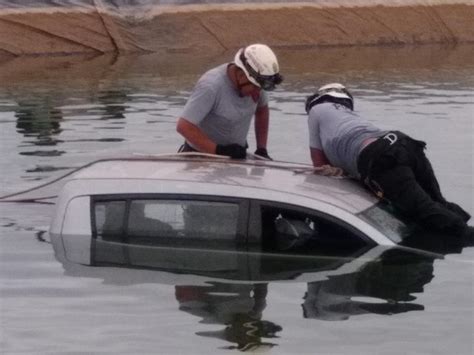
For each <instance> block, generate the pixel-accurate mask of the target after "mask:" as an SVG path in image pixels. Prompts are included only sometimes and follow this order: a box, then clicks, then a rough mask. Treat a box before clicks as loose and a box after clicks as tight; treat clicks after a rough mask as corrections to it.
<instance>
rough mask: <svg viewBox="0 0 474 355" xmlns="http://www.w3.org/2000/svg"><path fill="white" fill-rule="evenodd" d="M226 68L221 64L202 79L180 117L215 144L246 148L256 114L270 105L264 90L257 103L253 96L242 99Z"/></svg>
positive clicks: (225, 65)
mask: <svg viewBox="0 0 474 355" xmlns="http://www.w3.org/2000/svg"><path fill="white" fill-rule="evenodd" d="M227 66H228V64H222V65H220V66H218V67H216V68H214V69H211V70H209V71H207V72H206V73H204V75H203V76H201V78H200V79H199V80H198V82H197V84H196V86H195V87H194V89H193V91H192V93H191V96H190V97H189V99H188V101H187V102H186V105H185V106H184V110H183V113H182V115H181V117H183V118H184V119H186V120H187V121H189V122H191V123H193V124H195V125H196V126H198V127H199V128H201V129H202V130H203V132H204V133H205V134H206V135H207V136H208V137H209V138H210V139H211V140H212V141H213V142H215V143H216V144H233V143H237V144H240V145H241V146H245V144H246V141H247V134H248V132H249V129H250V122H251V121H252V118H253V116H254V114H255V111H256V109H257V107H262V106H266V105H267V104H268V96H267V94H266V92H265V91H263V90H261V91H260V97H259V99H258V101H257V102H255V101H254V99H253V98H252V97H250V96H245V97H240V95H239V92H238V91H237V89H236V88H235V86H234V85H233V83H232V81H231V80H230V78H229V77H228V75H227ZM188 143H189V142H188ZM193 148H195V147H193Z"/></svg>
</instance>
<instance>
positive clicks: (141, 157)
mask: <svg viewBox="0 0 474 355" xmlns="http://www.w3.org/2000/svg"><path fill="white" fill-rule="evenodd" d="M133 155H134V156H133V157H126V158H104V159H98V160H95V161H93V162H90V163H87V164H85V165H82V166H80V167H79V168H76V169H73V170H71V171H70V172H68V173H66V174H64V175H61V176H60V177H58V178H56V179H54V180H52V181H49V182H46V183H44V184H41V185H38V186H35V187H32V188H29V189H26V190H23V191H19V192H14V193H11V194H8V195H4V196H0V203H5V202H18V203H49V202H40V201H42V200H47V199H52V198H56V197H57V195H54V196H45V197H38V198H24V199H21V198H20V199H17V200H12V199H11V198H12V197H15V196H18V195H22V194H26V193H28V192H32V191H36V190H39V189H42V188H44V187H46V186H49V185H52V184H54V183H56V182H58V181H60V180H62V179H64V178H66V177H68V176H71V175H73V174H75V173H77V172H78V171H80V170H82V169H85V168H88V167H89V166H92V165H94V164H97V163H101V162H107V161H153V160H158V161H159V160H165V161H166V160H167V161H182V160H183V159H182V158H189V157H192V158H193V159H195V158H203V159H204V160H205V161H209V158H213V159H216V160H215V161H214V162H218V163H229V162H232V163H233V164H239V165H250V166H259V164H260V162H262V163H263V162H265V165H263V166H268V167H271V168H275V169H282V170H291V171H293V172H294V173H295V174H302V173H315V174H320V175H325V176H335V177H341V175H340V174H339V170H340V169H339V168H335V167H328V166H323V167H312V166H309V165H307V164H303V163H295V162H289V161H273V160H268V159H266V158H264V157H260V156H258V155H254V154H247V156H249V157H250V158H251V159H252V160H250V161H248V160H234V159H231V158H230V157H227V156H222V155H215V154H208V153H200V152H186V153H165V154H141V153H133ZM279 164H280V165H279ZM281 164H287V165H288V164H289V165H296V166H298V167H291V166H286V165H281ZM302 166H303V167H302ZM338 169H339V170H338ZM6 199H8V200H6ZM5 200H6V201H5Z"/></svg>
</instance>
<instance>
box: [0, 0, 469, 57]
mask: <svg viewBox="0 0 474 355" xmlns="http://www.w3.org/2000/svg"><path fill="white" fill-rule="evenodd" d="M416 3H417V2H414V3H413V4H411V5H401V6H381V5H377V6H358V7H350V6H334V7H332V6H311V5H310V4H299V5H298V4H295V3H293V4H291V5H290V4H285V5H283V4H279V5H268V6H262V5H260V6H255V7H252V6H251V5H245V4H242V5H234V6H225V5H223V6H220V7H219V6H216V5H214V6H206V5H194V6H190V7H186V6H180V7H174V8H173V7H166V8H164V7H163V8H162V10H160V11H158V12H157V13H155V14H154V15H150V14H148V15H147V16H138V17H137V16H130V15H128V14H120V12H103V11H99V10H93V9H92V10H88V11H73V10H71V11H67V9H66V10H61V11H55V10H48V11H44V12H41V11H40V12H38V11H34V12H28V11H23V12H8V11H3V12H0V38H1V40H0V56H2V55H4V56H5V55H6V56H19V55H37V54H72V53H102V52H103V53H106V52H132V51H133V52H137V51H138V52H160V51H167V52H186V53H188V52H193V51H197V52H203V51H206V52H208V53H214V54H217V53H222V52H223V51H226V50H229V49H234V48H238V47H240V46H243V45H245V44H248V43H255V42H262V43H267V44H269V45H270V46H274V47H312V46H347V45H393V44H427V43H474V25H473V22H472V19H473V18H474V4H471V5H470V4H468V3H459V4H453V3H445V4H443V2H442V1H438V2H435V3H431V4H428V3H427V4H425V5H423V3H424V2H422V1H421V0H420V1H419V3H420V4H418V5H417V4H416Z"/></svg>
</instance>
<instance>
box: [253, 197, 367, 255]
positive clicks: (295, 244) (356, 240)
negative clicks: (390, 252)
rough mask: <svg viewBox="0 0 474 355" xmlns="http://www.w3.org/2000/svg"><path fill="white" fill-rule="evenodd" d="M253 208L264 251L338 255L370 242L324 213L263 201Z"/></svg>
mask: <svg viewBox="0 0 474 355" xmlns="http://www.w3.org/2000/svg"><path fill="white" fill-rule="evenodd" d="M255 210H256V211H257V214H258V215H259V218H260V221H259V222H260V226H261V228H260V229H261V232H260V237H261V241H262V249H263V250H264V251H268V252H283V253H285V252H291V253H293V252H297V253H309V254H311V253H313V252H316V253H318V254H319V253H321V252H324V253H329V254H337V255H341V253H344V251H347V253H351V251H353V250H354V249H360V248H361V247H363V246H365V245H368V244H371V242H369V241H368V239H366V237H364V236H363V235H361V234H360V233H359V232H357V231H355V230H353V229H352V228H350V226H348V225H345V224H344V223H343V222H341V221H338V220H336V219H334V218H331V217H330V216H327V215H324V214H323V213H317V212H315V211H311V210H308V209H304V208H301V207H296V206H289V205H284V204H273V203H262V202H260V203H259V208H257V209H255Z"/></svg>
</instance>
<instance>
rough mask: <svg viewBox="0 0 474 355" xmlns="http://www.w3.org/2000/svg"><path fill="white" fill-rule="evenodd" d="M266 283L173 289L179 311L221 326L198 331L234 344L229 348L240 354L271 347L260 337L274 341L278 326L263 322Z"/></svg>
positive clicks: (200, 333) (203, 321) (270, 344)
mask: <svg viewBox="0 0 474 355" xmlns="http://www.w3.org/2000/svg"><path fill="white" fill-rule="evenodd" d="M266 296H267V284H251V285H248V284H225V283H212V284H210V285H209V286H176V299H177V300H178V302H179V309H180V310H182V311H185V312H188V313H190V314H193V315H195V316H198V317H201V318H202V321H201V323H205V324H224V325H226V328H225V329H223V330H219V331H210V332H197V333H196V334H198V335H201V336H207V337H215V338H220V339H224V340H226V341H229V342H232V343H236V344H237V345H236V346H230V347H228V349H239V350H241V351H248V350H255V349H256V348H262V347H273V346H275V345H276V344H273V343H269V342H263V341H262V338H275V337H276V336H275V333H277V332H279V331H281V329H282V328H281V327H280V326H279V325H276V324H274V323H272V322H270V321H266V320H262V312H263V310H264V309H265V307H266Z"/></svg>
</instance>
